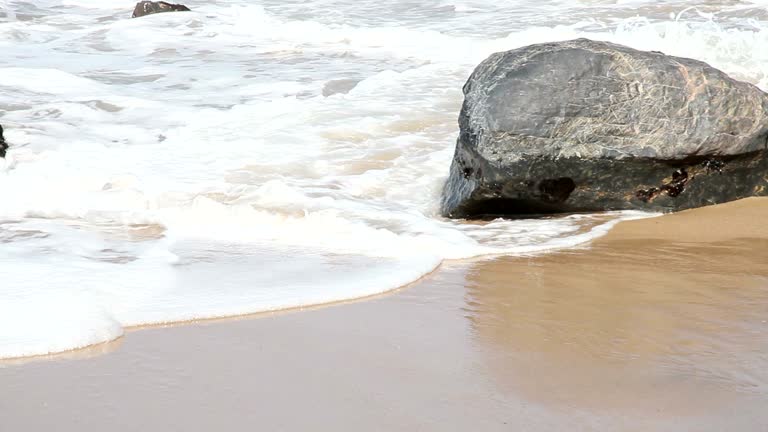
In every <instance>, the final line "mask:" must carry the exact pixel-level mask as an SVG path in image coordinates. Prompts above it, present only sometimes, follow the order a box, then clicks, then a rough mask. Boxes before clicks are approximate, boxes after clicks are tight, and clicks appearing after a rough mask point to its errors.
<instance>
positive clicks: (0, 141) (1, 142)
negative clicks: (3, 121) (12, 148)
mask: <svg viewBox="0 0 768 432" xmlns="http://www.w3.org/2000/svg"><path fill="white" fill-rule="evenodd" d="M6 150H8V143H6V142H5V137H4V136H3V125H0V157H1V158H4V157H5V151H6Z"/></svg>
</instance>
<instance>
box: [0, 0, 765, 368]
mask: <svg viewBox="0 0 768 432" xmlns="http://www.w3.org/2000/svg"><path fill="white" fill-rule="evenodd" d="M185 4H186V5H188V6H189V7H190V8H192V9H193V11H192V12H187V13H168V14H158V15H153V16H148V17H143V18H140V19H130V15H131V11H132V7H133V5H132V4H131V2H127V1H123V0H121V1H115V0H64V1H52V0H39V1H34V2H32V1H7V0H0V124H3V126H5V128H6V138H7V140H8V141H9V143H10V144H11V149H10V151H9V153H8V156H7V158H6V159H5V160H0V358H4V357H18V356H29V355H37V354H45V353H50V352H57V351H64V350H68V349H74V348H78V347H82V346H86V345H89V344H94V343H98V342H103V341H107V340H111V339H114V338H117V337H119V336H120V335H121V334H122V332H123V329H124V328H125V327H127V326H136V325H143V324H152V323H165V322H173V321H183V320H194V319H201V318H211V317H220V316H228V315H237V314H246V313H254V312H259V311H267V310H275V309H282V308H289V307H301V306H306V305H314V304H320V303H327V302H333V301H339V300H345V299H353V298H359V297H363V296H368V295H372V294H377V293H381V292H384V291H387V290H391V289H393V288H396V287H399V286H403V285H405V284H408V283H409V282H413V281H415V280H417V279H418V278H420V277H422V276H424V275H425V274H428V273H429V272H431V271H433V270H434V269H435V268H437V267H438V266H439V265H440V263H441V262H442V261H443V260H449V259H462V258H471V257H478V256H485V255H496V254H530V253H545V252H546V251H549V250H553V249H557V248H563V247H572V246H575V245H578V244H582V243H585V242H588V241H589V240H590V239H592V238H594V237H596V236H598V235H601V234H602V233H604V232H606V231H607V230H608V229H609V228H610V227H611V226H612V225H613V224H615V223H616V222H618V221H620V220H622V219H626V218H631V217H638V215H637V214H634V213H612V214H602V215H577V216H566V217H558V218H549V219H543V220H519V221H502V220H497V221H491V222H486V223H470V222H463V221H451V220H445V219H443V218H441V217H440V216H439V214H438V202H439V196H440V191H441V187H442V184H443V182H444V181H445V178H446V176H447V173H448V166H449V164H450V160H451V157H452V154H453V149H454V143H455V139H456V135H457V132H458V127H457V122H456V119H457V115H458V110H459V107H460V105H461V102H462V94H461V87H462V85H463V83H464V81H465V80H466V78H467V76H468V75H469V74H470V73H471V71H472V70H473V68H474V67H475V66H476V65H477V64H478V63H479V62H480V61H482V60H483V59H484V58H485V57H486V56H488V55H489V54H491V53H493V52H496V51H501V50H507V49H512V48H516V47H520V46H524V45H527V44H531V43H537V42H545V41H553V40H563V39H571V38H576V37H589V38H592V39H599V40H608V41H613V42H618V43H622V44H626V45H629V46H632V47H635V48H639V49H646V50H659V51H663V52H665V53H668V54H673V55H680V56H686V57H693V58H697V59H701V60H704V61H707V62H709V63H710V64H712V65H714V66H716V67H718V68H721V69H722V70H724V71H726V72H728V73H729V74H731V75H732V76H734V77H737V78H739V79H743V80H746V81H749V82H752V83H754V84H757V85H758V86H760V87H762V88H763V89H766V88H768V50H766V49H765V46H768V4H766V2H749V1H708V2H698V3H697V6H696V7H690V4H689V3H688V2H682V1H677V2H664V1H640V0H638V1H634V0H626V1H621V0H615V1H607V0H606V1H600V0H596V1H586V0H583V1H564V0H558V1H537V2H529V1H512V0H509V1H496V0H494V1H490V0H468V1H447V0H446V1H419V2H415V1H404V0H400V1H390V2H381V1H369V0H362V1H349V0H338V1H331V0H325V1H323V0H319V1H261V2H260V1H236V0H229V1H223V0H206V1H187V2H185ZM350 325H355V323H350Z"/></svg>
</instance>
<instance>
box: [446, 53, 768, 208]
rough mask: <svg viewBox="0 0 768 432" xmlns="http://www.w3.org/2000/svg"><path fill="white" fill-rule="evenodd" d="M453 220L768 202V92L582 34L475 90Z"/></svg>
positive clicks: (454, 173) (476, 75)
mask: <svg viewBox="0 0 768 432" xmlns="http://www.w3.org/2000/svg"><path fill="white" fill-rule="evenodd" d="M464 96H465V99H464V105H463V106H462V109H461V114H460V115H459V127H460V133H459V138H458V141H457V144H456V152H455V154H454V159H453V163H452V164H451V168H450V175H449V178H448V181H447V182H446V185H445V188H444V191H443V197H442V213H443V215H445V216H447V217H456V218H484V217H494V216H519V215H533V214H545V213H557V212H577V211H600V210H617V209H649V210H662V211H672V210H681V209H686V208H691V207H698V206H704V205H708V204H715V203H721V202H725V201H731V200H735V199H739V198H744V197H748V196H756V195H766V194H768V95H767V94H766V93H764V92H762V91H760V89H758V88H757V87H755V86H753V85H751V84H748V83H744V82H740V81H736V80H734V79H732V78H730V77H728V76H727V75H726V74H725V73H723V72H721V71H719V70H717V69H715V68H713V67H711V66H709V65H707V64H706V63H703V62H700V61H697V60H691V59H687V58H680V57H672V56H668V55H664V54H662V53H660V52H645V51H638V50H635V49H631V48H628V47H625V46H621V45H616V44H612V43H607V42H597V41H591V40H587V39H577V40H572V41H566V42H555V43H546V44H539V45H531V46H527V47H523V48H519V49H515V50H512V51H507V52H502V53H496V54H493V55H491V56H490V57H489V58H487V59H486V60H485V61H483V62H482V63H481V64H480V65H479V66H478V67H477V68H476V69H475V71H474V72H473V73H472V75H471V76H470V77H469V80H468V81H467V83H466V84H465V85H464Z"/></svg>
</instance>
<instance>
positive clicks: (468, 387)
mask: <svg viewBox="0 0 768 432" xmlns="http://www.w3.org/2000/svg"><path fill="white" fill-rule="evenodd" d="M765 217H768V199H766V198H759V199H748V200H743V201H738V202H734V203H729V204H725V205H722V206H716V207H706V208H703V209H697V210H691V211H684V212H680V213H674V214H669V215H665V216H663V217H658V218H648V219H641V220H635V221H627V222H622V223H619V224H618V225H617V226H615V227H614V228H613V229H612V230H611V231H610V232H609V233H608V234H607V235H606V236H603V237H600V238H598V239H596V240H594V241H593V242H592V243H590V245H589V247H579V248H573V249H567V250H561V251H558V252H555V253H549V254H544V255H538V256H528V257H505V258H496V259H491V260H479V261H472V262H446V263H444V264H443V265H441V266H440V268H439V271H435V272H433V273H432V274H430V276H429V277H425V278H422V280H420V281H419V282H418V283H415V284H411V285H412V286H408V289H399V290H397V291H395V292H389V293H384V294H380V295H377V296H375V297H374V298H369V299H366V300H364V301H359V300H352V301H348V302H345V304H344V305H343V307H325V306H322V307H311V308H305V310H302V311H301V313H295V311H290V312H271V313H268V314H261V315H257V316H253V315H251V316H246V317H240V318H234V319H233V318H224V319H216V320H207V321H203V322H194V323H193V324H194V325H170V326H169V325H165V326H155V327H149V328H139V329H135V330H131V331H130V333H131V335H130V337H122V338H120V339H118V341H117V342H115V343H108V344H102V345H99V346H97V347H95V348H94V350H93V351H88V350H78V351H75V352H73V353H72V354H71V355H69V356H67V357H63V356H62V355H61V354H58V355H53V356H46V357H44V358H42V360H43V361H39V360H41V359H40V358H38V359H36V360H35V361H16V362H14V363H10V364H9V363H8V362H6V363H5V364H3V363H0V380H1V381H2V382H3V383H4V386H5V389H6V390H7V391H6V392H4V393H3V394H2V395H0V413H3V415H4V424H7V426H8V427H9V428H11V429H25V430H42V429H46V428H56V429H57V430H65V431H68V430H73V431H74V430H81V427H82V423H80V420H79V419H81V418H84V417H83V416H85V415H87V419H88V425H89V427H90V428H94V429H98V428H111V429H112V430H126V431H128V430H136V429H137V428H139V427H146V426H147V425H148V424H152V425H153V427H154V428H159V427H163V428H168V429H173V430H178V429H183V430H210V429H211V428H213V427H231V428H242V427H243V426H245V425H253V424H258V425H259V426H262V427H263V428H265V429H268V430H306V429H308V428H313V429H318V428H319V429H320V430H326V429H328V430H338V429H344V428H346V429H350V428H366V430H371V429H373V430H468V429H470V428H474V429H477V430H487V431H496V430H498V431H507V430H510V429H513V430H514V429H524V430H542V431H548V430H563V429H568V430H596V429H597V430H638V429H639V430H661V431H665V430H669V431H676V430H700V431H719V430H725V429H731V430H762V429H765V428H768V413H767V412H765V409H764V407H765V406H766V404H768V369H766V368H765V367H764V366H765V365H766V364H768V363H767V362H768V357H766V355H765V353H766V352H768V319H766V318H765V317H764V311H765V309H766V307H768V227H765V226H764V224H762V223H761V220H764V219H765ZM715 228H717V229H715ZM702 233H707V236H706V237H704V236H702ZM133 332H135V333H133ZM137 412H141V413H142V415H141V416H135V415H134V414H135V413H137ZM297 413H299V415H297ZM115 425H118V427H117V428H116V429H115Z"/></svg>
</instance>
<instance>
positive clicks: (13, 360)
mask: <svg viewBox="0 0 768 432" xmlns="http://www.w3.org/2000/svg"><path fill="white" fill-rule="evenodd" d="M753 202H756V203H758V204H756V205H757V206H761V204H760V203H762V202H768V198H761V197H751V198H745V199H741V200H738V201H732V202H729V203H724V204H718V205H712V206H706V207H700V208H697V209H688V210H683V211H680V212H675V213H666V214H653V213H649V214H648V216H641V217H639V218H631V219H627V220H618V221H612V222H609V223H610V226H609V227H608V228H607V229H605V230H604V232H603V233H602V234H600V235H598V236H597V237H595V238H592V239H590V240H587V241H584V242H580V243H577V244H575V245H573V246H568V247H561V248H556V249H552V250H542V251H537V252H532V253H528V254H521V255H519V256H510V255H503V254H500V255H482V256H477V257H473V258H466V259H453V260H452V259H446V260H443V261H442V262H441V263H440V264H438V265H437V266H436V267H435V268H434V269H433V270H432V271H430V272H429V273H426V274H424V275H423V276H421V277H419V278H418V279H416V280H414V281H412V282H409V283H407V284H405V285H401V286H398V287H396V288H392V289H387V290H385V291H382V292H378V293H374V294H368V295H364V296H361V297H354V298H351V299H343V300H331V301H328V302H323V303H316V304H311V305H303V306H291V307H287V308H279V309H273V310H262V311H257V312H249V313H243V314H235V315H224V316H215V317H209V318H198V319H191V320H181V321H168V322H157V323H147V324H139V325H130V326H125V327H123V333H122V334H121V335H120V336H119V337H117V338H114V339H110V340H106V341H102V342H98V343H95V344H90V345H85V346H81V347H76V348H72V349H68V350H64V351H56V352H49V353H43V354H34V355H29V356H18V357H0V367H2V366H3V365H4V364H19V363H25V362H28V361H37V360H53V361H55V360H57V359H59V358H61V359H66V358H70V357H75V358H77V357H79V356H78V352H89V351H95V352H98V351H101V350H100V347H101V346H106V345H110V344H115V343H118V344H119V343H120V341H121V340H122V339H124V338H126V337H127V335H128V334H129V333H135V332H138V331H141V330H145V329H156V328H167V327H176V326H186V325H197V324H202V323H208V322H221V321H230V320H241V319H260V318H266V317H269V316H272V315H276V314H282V313H296V312H302V311H306V310H314V309H317V308H325V307H334V306H340V305H344V304H348V303H356V302H360V301H368V300H371V299H376V298H378V297H381V296H387V295H394V294H396V293H398V292H400V291H402V290H405V289H409V288H412V287H414V286H416V285H418V284H420V283H423V282H425V281H426V280H428V279H429V278H430V277H431V276H433V275H434V274H435V273H437V272H439V271H440V269H441V268H442V267H443V266H445V265H451V266H457V265H458V266H461V265H468V266H469V265H472V264H473V263H481V262H485V261H490V260H495V259H522V258H531V257H539V256H544V255H550V254H554V255H557V254H559V253H563V252H565V253H568V252H569V251H575V250H583V249H589V248H590V247H592V246H594V245H596V244H601V240H603V239H604V238H605V237H606V236H609V235H610V236H611V237H612V236H632V237H633V238H637V237H639V236H640V234H639V233H638V229H637V228H635V229H631V228H627V223H631V222H634V221H643V220H652V219H659V218H663V222H661V223H659V222H656V223H654V224H652V225H655V227H654V229H658V227H662V229H665V230H666V231H665V237H668V238H669V237H671V238H673V239H674V237H675V234H673V233H671V232H670V229H671V227H672V226H676V224H675V223H674V222H672V220H675V221H676V220H678V219H679V218H681V217H682V218H684V217H685V215H688V214H689V213H691V212H695V213H702V212H707V213H714V215H713V216H715V217H722V216H723V214H725V215H727V214H729V212H730V211H731V209H732V208H743V207H744V206H747V207H749V206H750V205H751V204H752V203H753ZM676 215H683V216H677V217H676V218H672V219H670V218H671V217H674V216H676ZM713 223H714V224H717V223H716V222H713ZM629 226H633V225H631V224H630V225H629ZM619 227H621V229H619V231H618V233H614V234H612V233H613V232H614V231H616V230H617V229H618V228H619ZM595 228H597V229H603V226H597V227H595ZM595 228H593V229H595ZM710 228H711V227H710ZM676 231H678V232H685V231H680V230H676ZM625 232H626V233H625ZM766 232H768V231H766ZM767 235H768V234H767ZM658 236H659V235H658V233H657V237H658ZM611 237H609V240H610V238H611ZM675 240H677V241H691V240H690V238H686V239H685V240H683V239H681V238H677V239H675ZM694 241H697V242H698V240H694Z"/></svg>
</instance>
